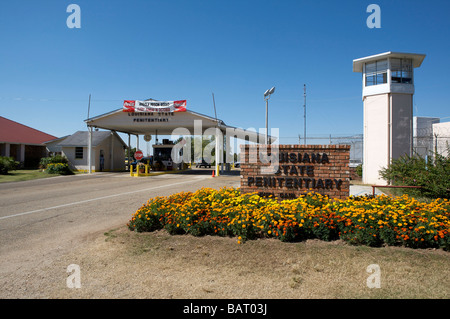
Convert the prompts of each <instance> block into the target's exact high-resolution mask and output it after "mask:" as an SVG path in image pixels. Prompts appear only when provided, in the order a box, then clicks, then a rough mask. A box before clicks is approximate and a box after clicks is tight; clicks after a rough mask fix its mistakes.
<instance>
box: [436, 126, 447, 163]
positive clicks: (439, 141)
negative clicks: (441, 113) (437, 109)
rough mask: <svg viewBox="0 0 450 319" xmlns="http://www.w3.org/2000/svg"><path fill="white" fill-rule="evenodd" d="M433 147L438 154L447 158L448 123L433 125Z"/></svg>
mask: <svg viewBox="0 0 450 319" xmlns="http://www.w3.org/2000/svg"><path fill="white" fill-rule="evenodd" d="M433 145H434V149H433V150H435V151H436V152H437V153H438V154H440V155H442V156H449V153H448V151H449V147H450V122H444V123H436V124H433Z"/></svg>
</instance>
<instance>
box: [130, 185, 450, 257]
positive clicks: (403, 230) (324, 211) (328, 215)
mask: <svg viewBox="0 0 450 319" xmlns="http://www.w3.org/2000/svg"><path fill="white" fill-rule="evenodd" d="M127 226H128V228H129V229H130V230H135V231H138V232H144V231H154V230H158V229H166V230H167V231H168V232H169V233H170V234H192V235H194V236H201V235H218V236H236V237H237V238H238V242H239V243H242V242H243V241H245V240H250V239H256V238H264V237H266V238H269V237H272V238H278V239H280V240H282V241H299V240H305V239H309V238H318V239H321V240H327V241H330V240H336V239H342V240H344V241H347V242H349V243H351V244H357V245H368V246H382V245H402V246H406V247H412V248H429V247H433V248H443V249H445V250H449V249H450V201H448V200H447V199H436V200H434V201H432V202H430V203H424V202H419V201H417V200H415V199H414V198H409V197H408V196H406V195H404V196H402V197H388V196H384V195H383V196H377V197H365V196H364V197H361V196H360V197H349V198H347V199H345V200H333V199H329V198H328V197H326V196H322V195H320V194H314V193H309V194H307V195H305V196H301V197H299V198H297V199H294V200H284V201H281V202H278V201H276V200H275V199H271V198H262V197H259V196H258V195H257V194H241V193H240V191H239V189H236V188H222V189H220V190H215V189H210V188H202V189H200V190H198V191H196V192H194V193H190V192H182V193H177V194H174V195H171V196H167V197H155V198H152V199H150V200H149V201H148V202H147V203H146V204H144V205H143V206H142V207H141V208H140V209H138V210H137V211H136V213H135V214H134V215H133V216H132V218H131V220H130V221H129V223H128V225H127Z"/></svg>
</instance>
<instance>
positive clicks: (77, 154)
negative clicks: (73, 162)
mask: <svg viewBox="0 0 450 319" xmlns="http://www.w3.org/2000/svg"><path fill="white" fill-rule="evenodd" d="M75 158H83V148H82V147H75Z"/></svg>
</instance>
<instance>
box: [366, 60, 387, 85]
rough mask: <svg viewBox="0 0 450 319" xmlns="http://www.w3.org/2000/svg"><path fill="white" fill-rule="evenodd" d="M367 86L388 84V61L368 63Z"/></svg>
mask: <svg viewBox="0 0 450 319" xmlns="http://www.w3.org/2000/svg"><path fill="white" fill-rule="evenodd" d="M365 67H366V72H365V73H366V86H372V85H378V84H384V83H387V70H388V60H387V59H384V60H379V61H375V62H370V63H366V65H365Z"/></svg>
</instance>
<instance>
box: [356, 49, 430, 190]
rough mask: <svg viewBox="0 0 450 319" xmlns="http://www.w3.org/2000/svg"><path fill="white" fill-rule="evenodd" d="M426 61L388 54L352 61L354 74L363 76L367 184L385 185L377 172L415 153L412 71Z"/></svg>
mask: <svg viewBox="0 0 450 319" xmlns="http://www.w3.org/2000/svg"><path fill="white" fill-rule="evenodd" d="M424 58H425V55H424V54H414V53H399V52H386V53H381V54H377V55H372V56H368V57H364V58H360V59H356V60H353V72H360V73H362V75H363V76H362V86H363V90H362V99H363V103H364V155H363V158H364V159H363V182H364V183H365V184H380V183H382V184H386V181H383V179H382V178H381V177H380V175H379V173H378V171H379V170H380V169H381V168H383V167H387V166H388V165H389V164H390V162H391V160H392V159H395V158H399V157H401V156H403V155H411V154H412V145H413V140H412V139H413V127H412V125H413V95H414V71H413V70H414V68H417V67H420V65H421V64H422V61H423V60H424Z"/></svg>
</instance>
